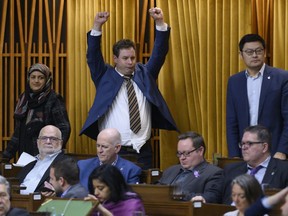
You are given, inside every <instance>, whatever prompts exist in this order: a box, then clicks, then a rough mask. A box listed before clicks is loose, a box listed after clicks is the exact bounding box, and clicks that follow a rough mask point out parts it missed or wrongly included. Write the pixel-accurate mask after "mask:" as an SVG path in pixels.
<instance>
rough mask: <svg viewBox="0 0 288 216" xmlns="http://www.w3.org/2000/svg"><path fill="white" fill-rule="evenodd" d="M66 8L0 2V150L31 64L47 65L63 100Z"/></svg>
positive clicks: (35, 1)
mask: <svg viewBox="0 0 288 216" xmlns="http://www.w3.org/2000/svg"><path fill="white" fill-rule="evenodd" d="M66 4H67V2H66V0H57V1H56V0H25V1H22V0H2V1H0V11H1V13H0V14H2V15H1V20H0V29H1V33H0V70H1V74H0V82H1V92H0V101H1V105H0V113H1V115H0V125H1V129H0V139H1V141H2V145H1V147H0V148H1V149H3V148H5V146H6V144H7V141H8V140H9V139H10V137H11V135H12V133H13V130H14V121H13V113H14V109H15V105H16V102H17V99H18V96H19V94H20V93H21V92H23V91H24V89H25V83H26V72H27V70H28V68H29V67H30V66H31V65H32V64H34V63H37V62H41V63H44V64H47V65H48V66H49V68H50V69H51V71H52V74H53V79H54V80H53V89H54V90H55V91H56V92H58V93H60V94H61V95H62V96H63V97H64V99H65V98H66V95H67V91H66V89H67V80H66V79H64V78H66V77H67V74H68V72H67V65H66V64H67V63H66V62H67V52H66V47H67V34H66V32H67V29H66V26H67V25H66V22H67V18H66V17H67V10H66V8H67V6H66ZM66 104H67V101H66ZM67 108H68V107H67Z"/></svg>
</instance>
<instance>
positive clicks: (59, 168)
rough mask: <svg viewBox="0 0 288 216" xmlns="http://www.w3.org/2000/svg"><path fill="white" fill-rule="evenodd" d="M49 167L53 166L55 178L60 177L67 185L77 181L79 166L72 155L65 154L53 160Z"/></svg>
mask: <svg viewBox="0 0 288 216" xmlns="http://www.w3.org/2000/svg"><path fill="white" fill-rule="evenodd" d="M51 168H54V175H55V178H56V180H59V178H60V177H62V178H64V179H65V180H66V181H67V183H68V184H69V185H75V184H77V183H78V182H79V167H78V165H77V160H75V159H74V158H73V157H68V156H66V157H64V158H63V159H61V160H57V161H54V162H53V163H52V164H51Z"/></svg>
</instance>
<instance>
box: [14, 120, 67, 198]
mask: <svg viewBox="0 0 288 216" xmlns="http://www.w3.org/2000/svg"><path fill="white" fill-rule="evenodd" d="M62 144H63V140H62V133H61V131H60V130H59V129H58V128H57V127H55V126H53V125H47V126H45V127H43V128H42V129H41V130H40V133H39V137H38V139H37V147H38V150H39V154H38V155H37V156H36V160H35V161H33V162H31V163H29V164H27V165H26V166H24V167H23V168H22V169H21V171H20V172H19V174H18V178H19V181H20V184H21V185H22V186H25V187H26V189H25V190H21V191H20V193H21V194H29V193H33V192H39V191H41V189H43V187H44V182H45V181H49V172H50V165H51V164H52V162H53V161H57V160H61V159H62V158H63V156H64V153H63V152H62V151H61V149H62Z"/></svg>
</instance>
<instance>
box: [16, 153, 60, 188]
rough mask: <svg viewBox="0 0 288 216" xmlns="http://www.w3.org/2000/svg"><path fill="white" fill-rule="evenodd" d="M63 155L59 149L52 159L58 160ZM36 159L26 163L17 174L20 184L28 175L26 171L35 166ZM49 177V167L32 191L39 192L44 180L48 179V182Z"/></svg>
mask: <svg viewBox="0 0 288 216" xmlns="http://www.w3.org/2000/svg"><path fill="white" fill-rule="evenodd" d="M63 157H64V152H63V151H61V152H60V153H59V154H58V155H57V156H56V157H55V159H54V161H58V160H61V159H62V158H63ZM54 161H53V162H54ZM36 162H37V160H35V161H32V162H31V163H29V164H27V165H26V166H24V167H23V168H22V169H21V170H20V172H19V174H18V176H17V177H18V179H19V182H20V184H21V183H22V182H23V181H24V179H25V177H26V176H27V175H28V173H29V172H30V171H31V170H32V169H33V167H34V166H35V164H36ZM49 179H50V168H48V169H47V170H46V171H45V173H44V175H43V176H42V178H41V180H40V182H39V184H38V185H37V187H36V189H35V191H34V192H40V191H41V189H42V188H43V187H44V182H45V181H48V182H49Z"/></svg>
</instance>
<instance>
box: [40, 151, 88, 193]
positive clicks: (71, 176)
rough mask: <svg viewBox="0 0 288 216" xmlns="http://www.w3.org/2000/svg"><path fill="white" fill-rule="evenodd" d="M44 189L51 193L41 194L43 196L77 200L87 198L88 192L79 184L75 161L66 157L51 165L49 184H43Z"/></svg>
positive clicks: (77, 168)
mask: <svg viewBox="0 0 288 216" xmlns="http://www.w3.org/2000/svg"><path fill="white" fill-rule="evenodd" d="M45 188H48V189H50V190H51V192H50V191H47V192H42V194H43V195H44V196H55V195H56V196H57V197H61V198H79V199H83V198H85V197H86V196H88V190H86V188H85V187H83V186H82V185H81V184H80V183H79V167H78V165H77V161H76V160H75V159H74V158H72V157H68V156H67V157H65V158H63V159H62V160H58V161H54V162H53V163H52V164H51V166H50V179H49V182H45Z"/></svg>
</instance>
